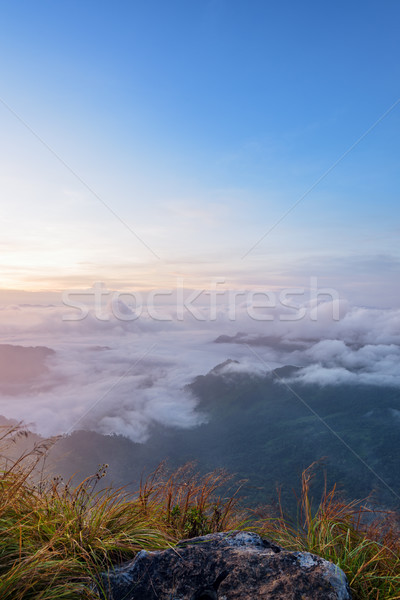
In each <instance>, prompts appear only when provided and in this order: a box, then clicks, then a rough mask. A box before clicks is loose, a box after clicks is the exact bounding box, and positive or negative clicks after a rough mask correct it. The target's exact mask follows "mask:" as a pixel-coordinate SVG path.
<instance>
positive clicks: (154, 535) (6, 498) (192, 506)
mask: <svg viewBox="0 0 400 600" xmlns="http://www.w3.org/2000/svg"><path fill="white" fill-rule="evenodd" d="M18 434H20V432H18V431H17V429H12V430H7V431H6V432H5V433H4V434H3V441H6V440H8V439H12V437H13V436H15V435H18ZM0 442H1V436H0ZM46 450H47V447H46V445H44V446H38V447H36V448H35V450H34V451H33V452H30V453H28V454H27V455H25V456H23V457H21V458H20V459H18V460H17V461H14V462H10V461H8V465H7V462H4V461H3V462H4V464H3V468H2V469H1V470H0V598H1V599H2V600H7V599H11V598H12V599H13V600H18V599H24V600H25V599H31V598H32V599H33V598H35V599H40V600H42V599H43V600H55V599H58V598H60V599H71V600H72V599H77V598H82V599H93V598H97V599H98V598H99V594H100V596H103V593H102V591H101V590H99V589H98V588H97V587H96V586H95V585H94V584H93V582H94V581H96V580H98V577H97V576H98V574H99V573H100V572H101V571H104V570H105V569H107V568H109V567H111V566H112V565H114V564H116V563H120V562H122V561H125V560H128V559H130V558H132V557H133V556H134V555H135V554H136V552H137V551H139V550H141V549H145V550H155V549H163V548H166V547H168V546H171V545H173V544H174V543H175V542H176V541H177V540H178V539H182V538H185V537H186V538H187V537H193V536H197V535H203V534H206V533H213V532H217V531H223V530H227V529H235V528H238V527H239V526H240V524H241V522H242V520H243V517H242V515H241V512H240V511H239V510H238V509H237V507H236V505H237V498H236V497H235V496H232V497H230V498H227V499H224V498H221V497H219V496H218V490H219V488H220V487H221V486H225V485H226V484H227V482H228V481H229V479H230V478H229V477H228V476H227V475H226V474H225V473H223V472H214V473H211V474H209V475H207V476H204V477H200V476H198V475H196V473H195V472H194V470H193V467H192V466H191V465H186V466H185V467H183V468H182V469H180V470H178V471H177V472H176V473H174V474H173V475H168V473H167V472H166V470H165V469H164V468H163V466H161V467H159V469H158V470H157V471H156V472H155V473H154V474H153V475H152V476H151V477H150V478H148V479H147V480H146V481H145V482H144V483H143V484H142V485H141V486H140V489H139V490H138V492H137V493H136V494H129V493H128V492H126V491H125V490H124V489H117V490H113V489H99V488H100V485H101V484H100V481H101V479H102V478H103V476H104V474H105V470H106V468H107V465H102V466H100V467H99V470H98V472H97V473H96V474H95V475H93V476H92V477H89V478H87V479H85V480H84V481H82V482H81V483H80V484H79V485H76V486H74V485H73V483H72V481H70V482H68V483H67V484H64V482H63V481H62V480H61V479H59V478H54V479H53V480H52V481H50V482H46V481H44V480H43V479H42V480H40V482H39V483H36V484H35V483H34V481H35V478H34V477H33V475H36V481H37V466H38V463H39V462H40V460H41V458H42V456H43V454H44V453H45V452H46Z"/></svg>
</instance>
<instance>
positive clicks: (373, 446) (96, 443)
mask: <svg viewBox="0 0 400 600" xmlns="http://www.w3.org/2000/svg"><path fill="white" fill-rule="evenodd" d="M233 364H237V363H236V362H235V363H233ZM231 366H232V363H231V362H225V363H223V364H222V365H218V366H217V367H215V368H214V369H212V371H210V372H209V373H208V374H207V375H204V376H199V377H196V379H195V380H194V381H193V382H192V383H191V384H190V385H189V386H188V387H187V391H188V393H190V394H192V395H194V396H195V397H196V398H197V399H198V408H199V410H200V411H201V412H203V413H204V414H206V415H207V419H208V420H207V422H206V423H204V424H202V425H200V426H198V427H196V428H193V429H178V428H170V427H162V426H155V427H154V428H153V430H152V432H151V435H150V438H149V440H148V441H147V442H146V443H144V444H137V443H134V442H132V441H130V440H127V439H126V438H124V437H122V436H102V435H100V434H97V433H93V432H75V433H73V434H72V435H71V436H68V437H65V438H63V439H62V440H61V441H60V442H58V444H57V445H56V448H55V450H54V452H53V459H57V462H56V467H55V468H56V470H58V471H59V472H61V473H63V474H64V475H65V476H69V475H71V474H73V473H74V472H77V473H79V475H80V476H83V475H87V474H88V473H90V472H94V471H95V470H96V468H97V466H98V465H99V464H101V463H109V464H110V474H109V480H110V481H113V483H114V484H117V485H120V484H126V483H131V482H132V483H134V484H135V483H137V482H138V481H139V479H140V477H141V475H142V473H143V471H144V470H147V471H148V470H150V469H152V468H154V467H155V466H157V464H158V463H159V462H161V461H163V460H164V459H166V458H168V459H169V462H170V464H171V466H173V467H175V466H178V465H181V464H183V463H185V462H187V461H193V460H194V461H197V463H198V466H199V469H200V470H201V471H203V472H204V471H209V470H212V469H214V468H218V467H224V468H226V469H228V470H229V471H230V472H232V473H236V474H237V475H238V477H239V478H246V479H248V480H249V483H248V485H247V486H246V488H245V490H246V494H247V496H248V500H249V501H252V502H253V503H261V502H266V501H272V499H273V498H274V497H275V489H276V486H278V485H283V486H284V497H286V499H288V500H289V501H290V498H291V497H292V496H291V489H292V488H293V487H295V486H296V485H297V484H298V480H299V476H300V474H301V471H302V470H303V469H304V468H306V467H307V466H309V465H310V464H311V463H312V462H313V461H318V460H320V459H323V458H324V457H325V458H324V461H325V465H326V469H327V474H328V483H329V484H333V483H334V482H337V483H338V484H339V486H340V487H341V488H343V490H345V491H346V493H347V494H348V496H349V497H351V498H355V497H359V498H363V497H365V496H367V495H368V494H369V493H370V492H371V491H372V490H376V494H377V495H376V497H377V500H378V501H379V502H380V503H382V504H385V505H390V506H395V505H397V504H398V497H396V495H395V494H397V493H399V491H400V469H399V462H400V461H399V457H400V418H399V417H398V415H400V391H399V390H398V389H394V388H389V387H377V386H369V385H359V386H356V385H329V386H325V387H321V386H317V385H304V384H300V383H296V382H294V381H293V380H292V381H291V382H290V385H289V387H288V386H287V385H286V384H285V381H284V380H285V378H287V377H290V376H292V375H293V374H294V373H295V372H296V370H297V367H293V366H285V367H282V368H280V369H276V370H275V371H271V372H266V373H265V374H264V375H254V374H248V373H243V372H234V371H231V372H229V367H231ZM227 367H228V369H227ZM323 484H324V482H323V479H322V477H321V478H320V479H319V481H317V492H318V489H319V491H321V490H322V488H323Z"/></svg>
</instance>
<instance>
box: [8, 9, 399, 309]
mask: <svg viewBox="0 0 400 600" xmlns="http://www.w3.org/2000/svg"><path fill="white" fill-rule="evenodd" d="M0 6H1V25H0V26H1V36H0V56H1V59H0V75H1V82H2V85H1V93H0V96H1V98H2V99H3V101H4V102H5V103H6V105H7V106H8V108H7V107H6V106H5V105H4V104H2V105H0V127H1V131H2V136H1V140H0V159H1V168H0V193H1V197H2V199H3V202H2V223H3V226H2V227H3V232H2V235H1V240H2V247H3V253H2V271H3V284H2V286H1V287H3V288H15V289H20V290H22V289H26V290H40V289H64V288H65V287H71V286H75V287H87V286H90V285H91V284H92V283H93V282H94V281H97V280H102V281H106V282H108V283H109V284H110V285H112V286H119V287H135V286H139V287H140V286H144V287H157V286H166V285H172V282H173V280H174V278H176V276H181V277H184V278H185V280H187V285H188V286H193V287H198V286H203V285H207V282H209V281H210V280H211V278H212V277H216V276H218V277H224V278H226V281H227V285H229V286H236V287H237V286H243V285H245V286H260V285H261V286H262V285H265V286H267V287H273V286H278V287H279V286H280V287H282V286H283V285H305V284H306V282H307V280H308V279H309V277H311V276H318V277H319V278H320V279H321V281H323V284H324V285H325V286H326V285H329V286H331V287H336V288H337V289H338V290H339V291H340V293H341V294H343V295H344V296H346V297H349V298H350V299H352V300H354V301H355V302H357V303H360V304H366V305H377V304H380V303H381V304H384V305H390V306H392V305H398V297H399V294H398V292H399V289H398V283H397V282H398V280H399V277H398V275H399V273H398V271H399V259H400V256H399V246H398V238H399V233H400V224H399V212H400V210H399V205H400V203H399V173H400V169H399V159H400V149H399V130H400V104H399V105H397V106H396V107H395V108H394V109H393V110H392V111H391V112H390V113H389V114H388V115H387V116H386V117H385V118H384V119H383V120H382V121H381V122H379V123H378V124H377V125H376V127H375V128H374V129H373V130H372V131H371V132H370V133H369V134H368V135H367V136H366V137H365V138H364V139H362V140H361V141H360V143H359V144H358V145H357V146H356V147H355V148H354V149H353V150H352V151H351V152H350V153H349V154H348V155H347V156H346V157H345V158H344V159H343V160H342V161H341V162H340V164H339V165H337V166H336V167H335V168H334V169H333V170H332V171H331V172H330V173H329V174H328V175H327V176H326V178H324V179H323V181H321V183H319V184H318V185H317V186H316V187H315V189H313V190H312V192H310V194H308V195H307V197H306V198H304V200H303V201H302V202H300V204H299V205H298V206H297V207H296V208H295V209H294V210H293V211H292V212H291V213H290V214H289V215H288V216H287V217H286V218H284V219H283V220H282V221H281V222H280V223H279V225H277V226H276V227H275V229H274V230H273V232H272V233H271V234H269V235H268V236H266V238H264V239H263V241H262V242H261V243H260V244H259V245H258V246H257V247H256V248H254V250H253V251H252V252H251V253H250V254H249V255H248V256H246V258H245V259H244V260H242V256H243V255H244V254H245V253H246V252H247V251H248V250H249V249H250V248H251V247H252V246H253V245H254V244H255V243H256V242H257V240H259V239H260V238H261V237H262V236H263V235H264V234H265V233H266V232H267V231H268V230H269V229H270V228H271V227H272V226H274V224H275V223H276V222H277V221H278V220H279V219H281V217H282V216H283V215H284V214H285V213H286V211H287V210H288V209H289V208H290V207H291V206H292V205H293V204H294V203H295V202H297V201H298V200H299V198H301V197H302V196H303V195H304V193H305V192H306V191H307V190H308V189H309V188H310V187H312V186H313V185H314V183H315V182H316V181H317V180H318V179H319V178H320V176H321V175H322V174H323V173H325V172H326V171H327V170H328V169H329V168H330V167H331V166H332V165H333V164H334V163H335V161H336V160H337V159H338V158H339V157H340V156H341V155H342V154H343V153H344V152H345V151H346V150H348V149H349V148H350V147H351V146H352V144H353V143H354V142H355V141H356V140H357V139H359V138H360V137H361V136H362V135H363V134H364V133H365V132H367V131H368V129H369V128H370V127H371V126H372V125H373V124H374V123H375V122H376V121H377V120H378V119H379V118H380V117H381V116H382V115H383V114H384V113H385V111H387V110H388V109H389V108H390V107H391V106H392V105H393V104H394V103H395V102H396V101H397V100H398V99H399V98H400V86H399V81H400V77H399V75H400V72H399V71H400V60H399V58H400V57H399V36H398V28H399V19H400V4H399V3H398V2H397V1H387V2H384V3H378V2H350V3H349V2H341V1H340V2H335V3H333V2H331V3H327V2H316V1H310V2H304V3H299V2H295V1H286V2H285V1H284V2H279V3H278V2H271V1H267V0H265V1H256V0H251V1H248V2H244V1H243V0H240V1H239V0H233V1H232V0H230V1H223V0H216V1H202V2H187V1H175V0H170V1H169V2H161V1H160V0H158V1H150V2H147V3H144V2H136V1H133V2H122V1H120V2H115V3H111V2H101V1H100V2H99V1H96V2H92V1H87V2H84V3H82V2H75V1H69V2H66V1H60V2H57V3H55V2H50V1H47V2H45V1H42V0H39V1H38V2H36V3H35V4H32V3H31V2H18V3H12V2H8V1H7V2H1V4H0ZM16 115H18V117H20V118H21V119H22V120H23V121H24V122H25V123H26V124H28V125H29V126H30V127H31V128H32V129H33V130H34V132H35V133H36V134H37V136H39V137H40V138H41V140H43V142H45V144H46V145H48V146H49V147H51V148H52V149H53V150H54V151H55V152H56V154H57V155H58V157H60V158H61V159H62V161H65V162H66V163H67V164H68V165H69V166H70V167H71V169H72V170H73V171H74V173H75V174H76V175H77V176H79V178H80V179H78V177H76V176H74V174H72V173H71V172H70V171H68V169H66V167H65V166H64V165H63V164H62V163H61V162H60V160H58V159H57V158H56V157H55V156H54V155H53V154H52V153H51V152H50V151H49V150H48V148H46V147H45V146H44V145H43V144H42V143H41V142H40V141H39V140H38V139H37V137H35V136H34V135H33V134H32V132H31V131H29V130H28V129H27V127H26V126H25V125H24V124H22V123H21V121H20V120H18V118H17V116H16ZM82 180H83V181H84V182H85V184H86V186H88V187H89V188H90V189H91V190H93V191H94V192H96V194H97V195H98V196H99V197H100V198H101V199H102V200H103V201H104V202H105V203H106V204H107V205H108V206H109V207H110V208H112V210H113V211H114V212H115V213H116V214H117V215H118V217H119V218H120V219H121V220H122V221H124V223H126V225H128V227H129V228H131V229H133V230H134V231H135V233H137V235H138V236H139V237H140V238H141V239H142V240H143V241H145V242H146V244H147V245H148V246H150V248H151V249H152V250H153V252H154V253H155V254H156V255H157V256H158V257H159V258H160V260H159V259H157V258H156V257H155V256H154V254H153V253H152V252H149V250H148V248H147V247H146V246H145V245H143V244H142V243H141V242H140V241H139V240H138V239H137V238H136V237H135V236H134V235H132V233H131V232H130V231H129V230H128V228H127V227H125V226H124V225H123V224H121V222H120V221H119V220H118V219H117V218H116V217H115V216H114V215H113V214H111V212H110V211H108V210H107V208H106V207H105V206H104V205H103V204H102V203H101V202H100V201H99V199H98V198H96V197H95V195H94V194H93V193H91V192H90V191H89V189H88V187H85V185H83V184H82Z"/></svg>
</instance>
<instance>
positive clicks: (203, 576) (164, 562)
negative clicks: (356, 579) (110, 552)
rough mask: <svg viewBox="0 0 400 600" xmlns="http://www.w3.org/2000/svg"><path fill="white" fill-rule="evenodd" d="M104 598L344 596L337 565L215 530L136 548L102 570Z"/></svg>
mask: <svg viewBox="0 0 400 600" xmlns="http://www.w3.org/2000/svg"><path fill="white" fill-rule="evenodd" d="M103 585H104V588H105V589H106V590H107V592H108V598H109V599H110V600H167V599H168V600H238V599H239V598H240V600H250V599H256V598H260V599H265V600H266V599H268V600H278V599H279V600H349V599H350V598H351V596H350V592H349V588H348V585H347V581H346V577H345V575H344V573H343V571H342V570H341V569H339V568H338V567H336V566H335V565H334V564H332V563H330V562H327V561H326V560H324V559H322V558H320V557H318V556H315V555H313V554H309V553H308V552H288V551H286V550H283V549H282V548H280V547H279V546H276V545H274V544H272V543H271V542H269V541H268V540H265V539H262V538H261V537H260V536H259V535H257V534H255V533H248V532H232V533H216V534H211V535H206V536H203V537H199V538H194V539H191V540H186V541H182V542H179V544H178V545H177V546H176V547H174V548H171V549H168V550H164V551H162V552H145V551H141V552H139V554H138V555H137V556H136V558H135V560H133V561H132V562H130V563H127V564H126V565H124V566H122V567H118V568H116V569H115V570H114V571H110V572H109V573H107V574H105V575H104V576H103Z"/></svg>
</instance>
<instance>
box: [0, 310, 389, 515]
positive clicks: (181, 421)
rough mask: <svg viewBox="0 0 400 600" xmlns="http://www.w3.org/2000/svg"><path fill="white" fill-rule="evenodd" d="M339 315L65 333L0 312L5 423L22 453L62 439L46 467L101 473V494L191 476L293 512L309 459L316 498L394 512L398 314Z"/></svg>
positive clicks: (90, 320) (83, 326)
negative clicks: (183, 471)
mask: <svg viewBox="0 0 400 600" xmlns="http://www.w3.org/2000/svg"><path fill="white" fill-rule="evenodd" d="M120 308H121V307H120ZM339 308H340V314H339V318H338V319H337V320H334V319H332V311H333V310H334V309H335V307H334V306H333V302H320V303H319V304H316V305H306V306H305V307H304V310H305V316H304V317H303V318H302V319H299V320H297V321H289V320H285V319H279V318H276V317H277V315H276V312H275V313H272V311H271V313H270V314H271V315H272V314H274V317H275V318H273V319H270V320H267V319H265V320H260V319H258V320H254V319H251V318H249V315H248V307H239V309H238V313H237V318H236V319H235V320H234V321H232V320H230V319H229V316H228V315H227V314H226V312H225V311H224V307H223V306H222V305H221V306H220V307H219V309H218V314H217V315H216V318H215V320H214V321H211V320H209V319H208V320H206V321H198V320H196V318H193V315H186V318H185V319H184V320H182V321H177V320H172V319H170V320H168V321H166V320H165V321H163V320H158V321H157V320H154V319H152V318H150V317H149V316H147V318H146V315H145V316H143V315H142V316H141V318H140V319H125V320H121V319H118V318H115V315H113V314H112V311H110V313H109V315H108V318H107V319H104V320H99V319H96V318H95V316H94V314H93V313H92V312H91V311H89V313H88V315H87V317H86V318H85V319H81V320H79V321H74V320H68V319H67V320H66V319H65V313H66V307H65V306H57V305H52V306H48V305H42V306H30V305H28V306H27V305H24V306H22V305H21V306H17V305H14V306H11V307H8V308H7V309H3V310H2V317H3V320H2V334H3V339H4V340H5V341H6V342H7V343H5V344H2V345H1V346H0V355H1V364H2V367H1V368H2V379H1V383H0V391H1V398H0V414H2V415H3V417H4V419H5V421H4V423H9V422H10V420H11V422H21V421H22V422H24V424H25V425H26V426H27V427H28V429H29V430H30V431H31V432H32V436H31V438H30V441H31V442H34V441H39V440H40V439H42V438H45V437H50V436H60V437H59V439H58V441H57V442H56V443H55V445H54V446H53V448H52V450H51V453H50V458H49V460H48V462H47V465H46V469H48V470H49V471H50V472H51V473H53V474H54V473H55V474H61V475H62V476H63V477H64V479H65V480H68V478H69V477H71V476H73V475H74V476H75V477H76V478H77V480H79V479H80V478H82V477H85V476H87V475H90V474H92V473H94V472H95V471H96V470H97V468H98V465H99V464H103V463H107V464H109V469H108V473H107V482H108V483H112V484H113V485H116V486H120V485H127V486H133V487H135V486H137V484H138V482H139V481H140V478H141V477H142V476H143V474H144V473H149V472H150V471H151V470H153V469H155V468H156V467H157V466H158V465H159V464H160V463H161V462H163V461H165V460H166V461H167V462H168V464H169V466H170V467H171V468H176V467H179V466H180V465H182V464H184V463H186V462H194V463H195V464H196V468H197V469H198V470H199V471H201V472H207V471H211V470H213V469H215V468H224V469H226V470H227V471H228V472H230V473H232V474H235V476H236V478H237V480H246V481H245V482H244V483H243V488H242V492H243V495H244V496H246V497H247V498H248V501H249V502H250V503H251V504H253V505H255V504H258V503H260V504H262V503H266V502H273V501H274V498H276V490H277V488H279V487H282V490H283V491H282V494H283V497H284V498H285V499H286V501H287V502H288V503H290V502H291V498H292V497H293V496H292V490H293V488H296V485H297V482H298V479H299V476H300V474H301V472H302V470H303V469H305V468H306V467H308V466H309V465H310V464H311V463H313V462H314V461H320V469H319V471H318V473H319V474H318V478H317V482H316V483H317V487H316V493H319V492H320V491H322V488H323V485H324V479H323V475H324V474H325V475H326V477H327V481H328V485H332V484H333V483H336V484H337V485H338V488H339V490H343V493H344V494H345V495H347V496H348V497H350V498H352V497H358V498H361V497H363V498H365V497H366V496H368V495H369V494H371V493H372V494H373V495H372V497H371V501H372V499H374V501H375V502H376V503H377V504H378V505H384V506H391V507H394V506H398V502H399V499H398V496H397V493H396V490H398V489H399V486H400V469H399V458H398V457H399V450H400V448H399V446H400V443H399V432H400V375H399V372H398V364H399V359H400V334H397V333H396V331H399V327H398V325H399V322H400V313H399V311H398V310H389V309H372V308H369V309H367V308H360V307H351V306H350V305H348V304H347V303H345V302H341V303H340V307H339ZM163 310H164V311H165V314H169V312H168V311H170V310H171V307H170V306H166V307H164V308H163ZM198 310H206V309H205V308H203V309H201V307H198ZM294 310H295V309H294V308H293V309H292V310H291V311H290V310H286V311H284V312H282V313H281V314H283V315H284V314H286V315H287V314H294ZM124 311H125V314H129V311H133V308H132V307H129V305H127V304H126V305H124ZM68 314H69V313H68ZM71 314H73V313H71ZM266 315H268V311H266V310H264V317H265V316H266ZM63 317H64V318H63Z"/></svg>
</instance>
